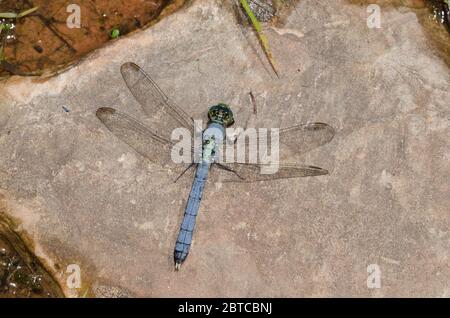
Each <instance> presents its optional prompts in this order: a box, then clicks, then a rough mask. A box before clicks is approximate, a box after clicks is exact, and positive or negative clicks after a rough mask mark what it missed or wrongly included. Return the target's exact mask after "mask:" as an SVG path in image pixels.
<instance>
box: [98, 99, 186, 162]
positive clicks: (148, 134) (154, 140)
mask: <svg viewBox="0 0 450 318" xmlns="http://www.w3.org/2000/svg"><path fill="white" fill-rule="evenodd" d="M96 115H97V117H98V118H99V119H100V121H101V122H102V123H103V124H104V125H105V126H106V127H107V128H108V129H109V130H110V131H111V132H112V133H113V134H114V135H115V136H116V137H118V138H119V139H120V140H122V141H123V142H125V143H127V144H128V145H129V146H130V147H132V148H133V149H134V150H135V151H136V152H138V153H139V154H141V155H142V156H144V157H146V158H148V159H149V160H150V161H151V162H153V163H156V164H159V165H161V166H167V165H172V166H173V167H176V166H179V168H180V169H185V167H186V164H185V165H176V164H175V163H174V162H173V160H172V157H171V153H172V151H173V150H174V149H175V151H183V149H184V151H186V149H191V145H190V144H186V145H183V144H180V143H177V144H174V143H172V142H171V141H170V140H169V139H165V138H163V137H161V136H159V135H157V134H156V133H155V132H153V131H152V130H151V129H150V128H148V127H147V126H145V125H144V124H142V123H140V122H139V121H137V120H136V119H134V118H132V117H130V116H128V115H127V114H124V113H121V112H119V111H117V110H115V109H114V108H109V107H102V108H99V109H98V110H97V112H96ZM177 148H178V149H177ZM182 148H183V149H182Z"/></svg>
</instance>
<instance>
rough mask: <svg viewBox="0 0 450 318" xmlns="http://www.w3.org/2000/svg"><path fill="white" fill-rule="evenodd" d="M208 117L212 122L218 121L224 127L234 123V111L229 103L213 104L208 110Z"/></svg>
mask: <svg viewBox="0 0 450 318" xmlns="http://www.w3.org/2000/svg"><path fill="white" fill-rule="evenodd" d="M208 118H209V120H210V121H211V122H214V123H218V124H221V125H223V126H224V127H229V126H231V125H233V123H234V118H233V112H232V111H231V109H230V107H229V106H228V105H227V104H218V105H215V106H212V107H211V108H210V109H209V111H208Z"/></svg>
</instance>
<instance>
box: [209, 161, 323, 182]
mask: <svg viewBox="0 0 450 318" xmlns="http://www.w3.org/2000/svg"><path fill="white" fill-rule="evenodd" d="M264 169H267V170H268V171H270V170H271V169H273V168H272V167H271V166H270V165H264V164H246V163H233V164H221V163H216V164H214V165H213V170H212V177H213V178H214V179H215V180H218V181H221V182H255V181H270V180H277V179H288V178H300V177H314V176H322V175H326V174H328V170H325V169H322V168H319V167H314V166H306V165H294V164H292V165H290V164H284V165H279V166H278V169H277V170H276V172H274V173H271V174H270V173H269V174H262V173H261V172H262V171H263V170H264ZM272 171H274V170H272Z"/></svg>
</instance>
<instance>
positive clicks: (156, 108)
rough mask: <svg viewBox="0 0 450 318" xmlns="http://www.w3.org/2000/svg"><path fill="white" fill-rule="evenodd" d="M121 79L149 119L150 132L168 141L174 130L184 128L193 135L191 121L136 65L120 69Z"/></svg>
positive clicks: (129, 63)
mask: <svg viewBox="0 0 450 318" xmlns="http://www.w3.org/2000/svg"><path fill="white" fill-rule="evenodd" d="M120 71H121V73H122V77H123V79H124V81H125V83H126V85H127V86H128V88H129V90H130V91H131V93H132V94H133V96H134V98H135V99H136V100H137V101H138V102H139V104H141V106H142V109H143V111H144V113H145V114H146V115H147V116H148V117H149V120H150V126H151V127H152V130H153V131H154V132H155V133H156V134H158V135H160V136H161V137H164V138H166V139H170V136H171V134H172V131H173V130H174V129H176V128H181V127H183V128H186V129H188V130H189V131H190V132H191V135H192V134H193V130H194V128H193V127H194V121H193V119H192V118H191V117H190V116H189V115H188V114H187V113H186V112H185V111H184V110H183V109H182V108H181V107H180V106H178V105H176V104H175V103H174V102H173V101H171V100H170V99H169V98H168V97H167V95H166V94H165V93H164V92H163V91H162V90H161V89H160V88H159V86H158V85H157V84H156V82H155V81H154V80H153V79H152V78H151V77H150V76H149V75H147V74H146V73H145V72H144V71H143V70H142V69H141V68H140V67H139V66H138V65H136V64H134V63H131V62H128V63H125V64H123V65H122V67H121V68H120Z"/></svg>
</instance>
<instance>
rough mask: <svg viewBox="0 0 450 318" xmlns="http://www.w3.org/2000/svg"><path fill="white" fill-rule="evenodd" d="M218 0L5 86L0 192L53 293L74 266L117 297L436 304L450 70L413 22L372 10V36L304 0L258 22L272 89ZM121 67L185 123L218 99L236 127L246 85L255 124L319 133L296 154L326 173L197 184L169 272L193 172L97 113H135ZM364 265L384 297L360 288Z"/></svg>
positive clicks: (443, 247)
mask: <svg viewBox="0 0 450 318" xmlns="http://www.w3.org/2000/svg"><path fill="white" fill-rule="evenodd" d="M220 3H221V2H219V1H218V2H215V1H212V0H211V1H207V0H205V1H195V2H194V3H193V4H192V5H191V6H189V7H187V8H185V9H183V10H181V11H179V12H178V13H176V14H174V15H172V16H170V17H168V18H166V19H164V20H163V21H162V22H160V23H159V24H157V25H156V26H154V27H152V28H151V29H149V30H146V31H143V32H138V33H136V34H134V35H131V36H130V37H127V38H122V39H120V40H118V41H115V42H113V43H112V44H110V45H108V46H107V47H105V48H104V49H101V50H98V51H97V52H96V53H95V54H92V55H90V56H89V57H88V58H86V59H85V60H83V61H82V62H81V63H79V65H78V66H76V67H74V68H73V69H71V70H69V71H67V72H65V73H63V74H61V75H59V76H58V77H55V78H52V79H50V80H48V81H45V82H40V81H36V80H32V79H12V80H10V81H9V82H7V83H5V84H2V86H1V87H0V93H1V96H2V98H1V100H0V127H1V130H0V148H1V152H0V177H1V178H0V187H1V189H2V191H1V198H2V200H3V201H5V202H6V203H7V205H8V206H9V210H8V213H9V214H10V215H12V216H13V217H15V218H18V219H19V220H21V221H22V222H23V224H22V226H21V228H22V229H23V230H25V231H26V232H27V233H29V234H30V235H31V236H32V237H34V239H35V241H36V244H37V245H36V246H37V249H38V251H37V253H38V255H39V256H41V257H45V258H46V259H47V260H48V262H49V263H50V266H51V267H53V269H54V270H55V271H56V272H57V278H58V279H60V281H61V282H63V283H64V282H65V279H66V277H67V274H66V273H65V269H66V266H67V265H68V264H72V263H77V264H79V265H80V267H81V270H82V279H83V282H84V285H83V286H88V285H90V284H92V285H99V286H116V287H111V288H112V289H111V290H112V293H114V290H127V293H126V294H127V295H128V294H130V293H133V294H135V295H139V296H375V297H379V296H444V297H445V296H446V297H448V296H450V284H449V283H450V270H449V266H448V264H449V251H450V232H449V225H450V224H449V223H450V218H449V214H450V213H449V206H450V199H449V195H450V193H449V179H450V169H449V159H450V151H449V100H450V93H449V82H450V77H449V70H448V68H447V67H446V65H445V64H444V63H443V62H442V61H441V60H440V59H439V58H438V57H437V56H436V55H434V53H433V51H432V50H430V48H429V47H428V42H427V39H426V38H425V36H424V33H423V31H422V29H421V26H420V24H419V23H418V21H417V18H416V15H415V14H414V13H412V12H410V11H408V10H406V9H389V8H384V9H383V11H382V28H381V29H369V28H368V27H367V25H366V17H367V15H368V13H366V8H365V7H358V6H353V5H348V4H346V3H345V2H343V1H332V0H329V1H321V2H320V5H319V4H318V3H317V1H312V0H311V1H309V0H304V1H301V2H300V3H299V4H298V6H297V8H296V10H294V11H293V12H292V13H291V15H290V17H289V18H288V19H287V21H286V23H285V24H284V26H283V27H281V28H268V29H267V30H266V33H267V35H268V37H269V41H270V43H271V46H272V50H273V55H274V57H275V59H276V61H277V66H278V69H279V72H280V74H281V77H280V79H277V78H276V77H275V76H274V75H273V73H272V72H271V69H270V66H269V65H268V64H267V62H266V59H265V58H264V56H263V54H262V53H261V51H260V47H259V45H258V43H257V41H256V40H255V38H254V34H252V32H246V31H243V30H242V28H240V27H239V25H237V24H236V21H235V17H234V15H233V11H232V10H230V9H229V8H228V6H226V5H221V4H220ZM126 61H134V62H136V63H138V64H139V65H142V66H143V68H144V69H145V70H146V71H147V72H148V73H149V74H152V76H153V77H154V78H155V79H156V80H157V81H158V83H159V84H160V86H161V87H163V88H164V89H165V90H166V91H167V92H168V95H170V96H171V97H173V99H174V100H176V101H177V102H178V103H179V104H181V105H182V106H183V107H184V108H185V109H186V111H188V112H189V113H191V114H193V115H194V116H195V117H197V118H200V117H202V116H204V114H205V111H206V110H207V107H208V106H209V105H212V104H214V103H217V102H219V101H225V102H228V103H230V104H231V105H232V107H233V109H234V110H235V113H236V117H237V125H243V124H244V123H245V122H246V121H247V119H248V117H249V114H250V113H251V111H252V104H251V101H250V98H249V95H248V93H249V92H250V91H252V92H253V94H254V95H255V97H256V103H257V106H258V118H257V120H256V124H257V125H259V126H265V127H280V126H281V127H285V126H289V125H293V124H295V123H299V122H307V121H321V122H327V123H329V124H331V125H333V126H334V127H335V128H336V130H337V134H336V137H335V138H334V139H333V141H332V142H331V143H329V144H328V145H326V146H324V147H322V148H321V149H317V150H314V151H313V152H310V153H308V154H306V155H304V156H302V157H298V158H297V160H298V161H299V162H306V163H310V164H315V165H319V166H321V167H324V168H327V169H329V170H330V171H331V174H330V175H329V176H324V177H317V178H305V179H301V180H300V179H299V180H285V181H276V182H272V183H259V184H235V185H232V184H220V183H216V184H214V183H210V184H209V186H208V187H207V189H206V193H205V196H204V199H203V202H202V207H201V210H200V215H199V217H198V228H197V232H196V236H195V241H194V246H193V248H192V250H191V254H190V256H189V258H188V260H187V262H186V263H185V265H184V266H183V268H182V270H181V271H180V272H178V273H176V272H174V270H173V259H172V257H173V248H174V244H175V239H176V235H177V231H178V227H179V222H180V221H181V218H182V213H183V208H184V204H185V202H186V198H187V194H188V191H189V187H190V182H191V180H190V179H189V178H184V179H183V180H181V181H180V182H179V183H177V184H174V183H173V182H172V180H173V178H174V174H171V173H170V172H167V171H166V170H164V169H163V168H161V167H158V166H155V165H152V164H151V163H150V162H149V161H148V160H146V159H144V158H143V157H141V156H140V155H138V154H137V153H135V152H134V151H133V150H132V149H130V148H129V147H128V146H127V145H126V144H124V143H123V142H121V141H119V140H118V139H116V138H115V137H114V136H113V135H111V133H110V132H109V131H107V130H106V129H105V127H104V126H102V124H101V123H100V122H99V120H98V119H97V118H96V117H95V110H96V109H97V108H98V107H102V106H112V107H115V108H117V109H120V110H122V111H126V112H127V113H129V114H131V115H134V116H137V117H141V118H142V113H141V110H140V109H139V107H138V104H137V103H136V102H135V101H134V100H133V98H132V96H131V94H130V93H129V91H127V88H126V86H125V84H124V83H123V81H122V79H121V76H120V72H119V68H120V65H121V64H122V63H124V62H126ZM62 106H65V107H67V108H68V109H70V112H68V113H67V112H64V111H63V109H62ZM369 264H378V265H379V268H380V270H381V289H368V288H367V283H366V280H367V276H368V273H367V266H368V265H369ZM103 289H104V288H103ZM66 290H67V288H66ZM67 292H68V293H69V291H68V290H67ZM79 292H80V293H83V292H84V290H80V291H79ZM69 294H72V295H73V294H75V292H74V291H72V293H69ZM108 294H110V292H108V291H107V290H106V291H105V290H103V291H102V295H108ZM115 294H117V293H115Z"/></svg>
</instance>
